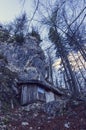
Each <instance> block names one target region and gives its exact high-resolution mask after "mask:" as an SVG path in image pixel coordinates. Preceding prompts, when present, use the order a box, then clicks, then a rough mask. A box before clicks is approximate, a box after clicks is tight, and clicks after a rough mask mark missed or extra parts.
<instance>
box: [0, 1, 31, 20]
mask: <svg viewBox="0 0 86 130" xmlns="http://www.w3.org/2000/svg"><path fill="white" fill-rule="evenodd" d="M20 1H21V0H0V23H1V22H5V23H6V22H10V21H12V20H13V19H14V18H15V17H16V16H18V15H20V14H21V13H22V12H23V11H24V10H26V12H28V13H29V12H30V13H31V12H32V3H31V2H32V0H28V1H27V2H26V3H25V5H24V8H23V5H22V3H21V2H20ZM30 13H29V14H30Z"/></svg>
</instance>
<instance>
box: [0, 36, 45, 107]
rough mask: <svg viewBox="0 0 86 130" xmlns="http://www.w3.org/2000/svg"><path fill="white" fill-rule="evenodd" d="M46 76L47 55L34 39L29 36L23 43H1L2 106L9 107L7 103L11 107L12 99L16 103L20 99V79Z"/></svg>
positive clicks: (0, 92) (0, 83)
mask: <svg viewBox="0 0 86 130" xmlns="http://www.w3.org/2000/svg"><path fill="white" fill-rule="evenodd" d="M45 76H46V65H45V56H44V53H43V51H42V49H41V47H40V46H39V44H38V43H37V42H36V41H35V40H34V39H31V38H29V39H28V40H26V42H25V43H23V44H22V45H19V44H18V43H10V44H8V43H0V108H1V107H2V106H5V108H7V106H8V105H7V104H9V107H10V104H11V101H13V105H14V104H17V100H20V99H19V95H18V94H19V93H20V89H19V87H18V88H17V84H16V83H17V82H18V81H19V80H20V79H21V80H22V81H27V80H28V79H29V80H31V79H36V80H39V81H41V80H43V78H45ZM2 91H3V93H2ZM10 97H11V98H10ZM10 99H11V101H10ZM1 101H4V102H6V103H7V104H3V103H4V102H3V103H2V102H1ZM1 105H2V106H1Z"/></svg>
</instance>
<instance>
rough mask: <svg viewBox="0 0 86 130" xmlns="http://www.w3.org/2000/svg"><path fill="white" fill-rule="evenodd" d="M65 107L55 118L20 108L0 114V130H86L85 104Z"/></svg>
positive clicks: (38, 111) (40, 112) (70, 104)
mask: <svg viewBox="0 0 86 130" xmlns="http://www.w3.org/2000/svg"><path fill="white" fill-rule="evenodd" d="M67 107H68V109H67V110H65V111H64V112H63V113H60V114H59V115H55V116H49V115H48V114H47V113H45V112H43V111H42V110H30V111H25V110H22V109H21V108H20V107H19V108H15V109H12V110H8V111H6V112H0V130H86V102H80V103H78V104H73V103H68V104H67Z"/></svg>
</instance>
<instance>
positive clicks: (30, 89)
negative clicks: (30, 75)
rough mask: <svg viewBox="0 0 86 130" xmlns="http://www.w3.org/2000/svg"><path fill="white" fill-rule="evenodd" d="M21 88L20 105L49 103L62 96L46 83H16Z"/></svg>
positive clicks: (37, 81) (31, 81)
mask: <svg viewBox="0 0 86 130" xmlns="http://www.w3.org/2000/svg"><path fill="white" fill-rule="evenodd" d="M18 86H19V87H20V88H21V105H28V104H31V103H36V102H43V103H44V102H51V101H55V100H56V99H58V98H59V97H61V96H62V93H61V92H59V90H58V89H57V88H55V87H53V86H51V85H50V84H49V83H47V82H46V81H43V82H42V81H39V80H30V81H28V82H22V81H21V82H18Z"/></svg>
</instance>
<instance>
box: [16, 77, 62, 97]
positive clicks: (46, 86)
mask: <svg viewBox="0 0 86 130" xmlns="http://www.w3.org/2000/svg"><path fill="white" fill-rule="evenodd" d="M17 84H18V85H19V86H22V85H27V86H28V87H29V85H38V86H39V87H41V88H43V89H45V90H46V91H51V92H53V93H54V94H56V95H58V96H62V95H64V93H62V92H61V91H60V90H59V89H58V88H56V87H55V86H54V85H51V84H49V83H48V82H46V81H39V80H28V81H27V82H24V81H23V82H22V81H19V82H18V83H17Z"/></svg>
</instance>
